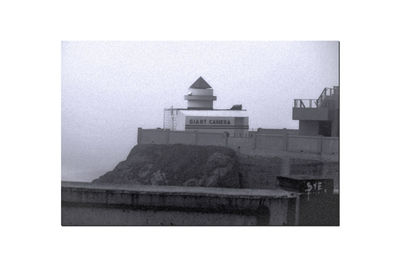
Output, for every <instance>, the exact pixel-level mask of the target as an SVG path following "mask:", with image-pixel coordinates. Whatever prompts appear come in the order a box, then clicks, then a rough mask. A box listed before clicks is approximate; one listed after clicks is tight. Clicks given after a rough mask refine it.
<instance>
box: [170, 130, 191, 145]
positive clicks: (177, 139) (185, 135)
mask: <svg viewBox="0 0 400 266" xmlns="http://www.w3.org/2000/svg"><path fill="white" fill-rule="evenodd" d="M168 134H169V143H168V144H195V143H196V134H195V133H191V132H184V131H170V132H168Z"/></svg>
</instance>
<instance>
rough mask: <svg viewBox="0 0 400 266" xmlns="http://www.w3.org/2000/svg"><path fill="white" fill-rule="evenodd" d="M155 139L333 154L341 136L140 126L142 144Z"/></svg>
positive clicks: (160, 142)
mask: <svg viewBox="0 0 400 266" xmlns="http://www.w3.org/2000/svg"><path fill="white" fill-rule="evenodd" d="M151 143H153V144H177V143H181V144H192V145H216V146H227V147H230V148H232V149H234V150H240V151H241V152H251V151H253V150H260V151H282V152H297V153H310V154H329V155H335V154H336V155H337V154H339V138H336V137H320V136H318V137H314V136H296V135H289V134H256V135H254V136H252V137H243V138H238V137H228V136H226V135H225V134H223V133H211V132H208V133H206V132H190V131H189V132H188V131H169V130H161V129H141V128H139V132H138V144H151ZM239 147H240V148H239Z"/></svg>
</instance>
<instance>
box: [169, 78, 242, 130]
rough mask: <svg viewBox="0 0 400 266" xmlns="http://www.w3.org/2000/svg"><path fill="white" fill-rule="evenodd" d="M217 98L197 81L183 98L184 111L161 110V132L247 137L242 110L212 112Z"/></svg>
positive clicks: (199, 80)
mask: <svg viewBox="0 0 400 266" xmlns="http://www.w3.org/2000/svg"><path fill="white" fill-rule="evenodd" d="M216 99H217V97H216V96H214V90H213V89H212V88H211V86H210V85H209V84H208V83H207V82H206V81H205V80H204V79H203V78H202V77H200V78H198V79H197V80H196V82H195V83H193V84H192V86H190V88H189V93H188V94H187V95H185V100H187V102H188V103H187V104H188V105H187V109H183V108H177V109H174V108H170V109H164V129H169V130H172V131H199V132H213V133H215V132H218V133H228V134H229V136H233V137H247V136H248V131H249V117H248V114H247V111H246V110H242V109H241V106H240V109H237V108H236V109H235V110H232V109H222V110H221V109H218V110H216V109H213V102H214V101H215V100H216Z"/></svg>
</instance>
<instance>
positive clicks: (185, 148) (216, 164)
mask: <svg viewBox="0 0 400 266" xmlns="http://www.w3.org/2000/svg"><path fill="white" fill-rule="evenodd" d="M239 171H240V163H239V161H238V157H237V155H236V153H235V151H233V150H232V149H230V148H225V147H218V146H195V145H182V144H174V145H157V144H144V145H137V146H135V147H134V148H133V149H132V150H131V152H130V153H129V155H128V157H127V159H126V160H125V161H122V162H120V163H119V164H118V165H117V166H116V167H115V169H114V170H112V171H110V172H108V173H106V174H104V175H103V176H100V177H99V178H98V179H95V180H94V181H93V182H94V183H113V184H116V183H118V184H140V185H170V186H205V187H231V188H240V187H241V184H240V183H241V181H240V174H239Z"/></svg>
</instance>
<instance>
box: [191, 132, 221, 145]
mask: <svg viewBox="0 0 400 266" xmlns="http://www.w3.org/2000/svg"><path fill="white" fill-rule="evenodd" d="M197 145H216V146H226V135H225V134H223V133H204V132H197Z"/></svg>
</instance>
